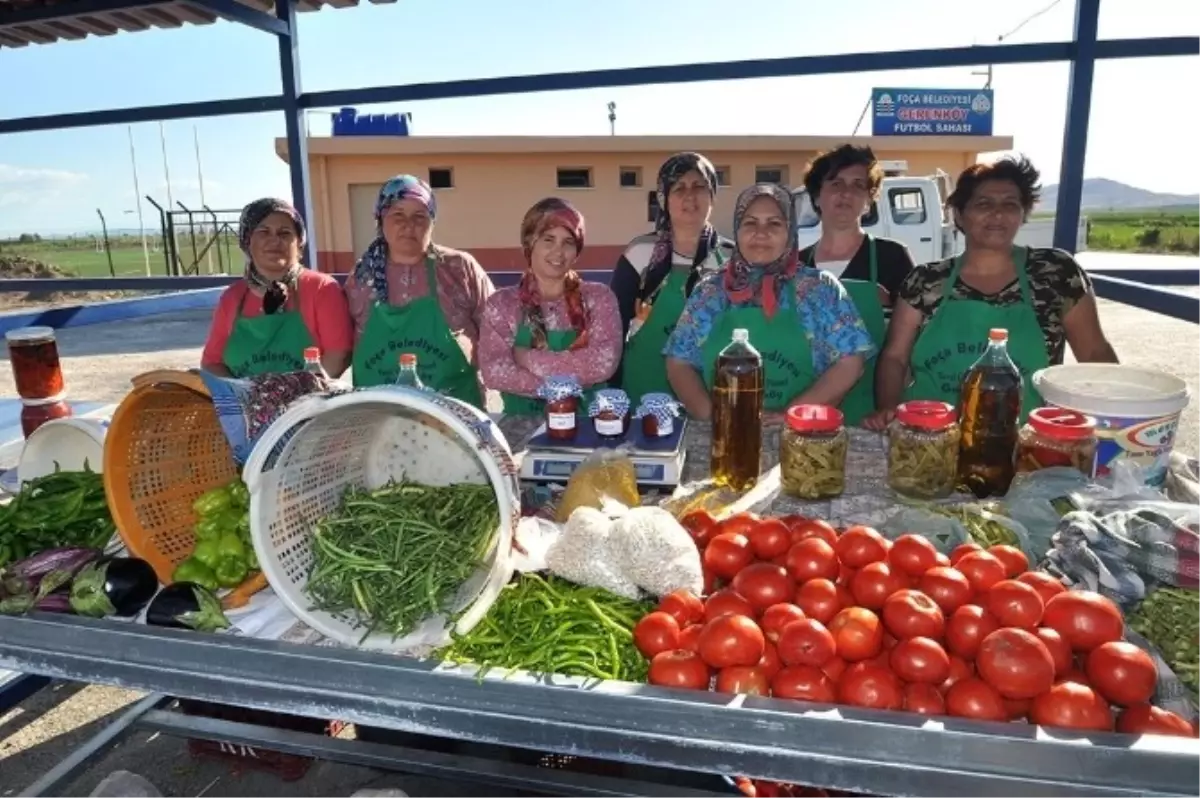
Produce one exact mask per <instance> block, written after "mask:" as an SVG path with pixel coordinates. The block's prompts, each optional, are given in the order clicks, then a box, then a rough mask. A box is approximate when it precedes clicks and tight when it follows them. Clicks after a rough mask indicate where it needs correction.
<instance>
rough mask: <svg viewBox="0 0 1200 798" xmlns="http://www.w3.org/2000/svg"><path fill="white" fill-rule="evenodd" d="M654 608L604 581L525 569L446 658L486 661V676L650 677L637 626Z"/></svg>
mask: <svg viewBox="0 0 1200 798" xmlns="http://www.w3.org/2000/svg"><path fill="white" fill-rule="evenodd" d="M653 609H654V605H652V604H647V603H645V602H640V601H630V600H629V599H624V598H621V597H619V596H614V595H613V594H612V593H609V592H608V591H606V590H601V589H600V588H596V587H584V586H583V585H577V584H574V583H573V582H568V581H566V580H565V579H559V578H557V577H553V576H551V577H541V576H538V575H537V574H533V573H529V574H523V575H522V576H521V577H520V578H519V579H518V580H517V581H515V582H513V583H511V584H509V585H506V586H505V588H504V590H503V591H501V593H500V596H499V598H497V599H496V603H495V604H493V605H492V608H491V610H489V611H488V614H487V615H485V616H484V617H483V619H482V620H481V621H480V622H479V624H478V625H476V626H475V628H474V629H472V630H471V631H470V633H468V634H466V635H463V636H461V637H458V638H457V639H456V640H455V641H454V642H453V643H452V644H451V645H449V646H447V647H446V648H444V649H442V650H441V652H439V657H440V658H441V659H442V660H444V661H446V662H454V663H471V664H474V665H478V666H479V667H480V677H481V678H482V676H483V675H484V674H485V673H486V672H487V671H488V670H490V669H493V668H503V669H506V670H508V671H509V672H510V673H511V672H512V671H516V670H524V671H530V672H531V673H536V674H547V673H556V674H560V675H563V676H580V677H584V678H588V677H594V678H597V679H616V680H622V681H630V682H642V681H645V679H646V672H647V668H648V667H649V666H648V663H647V662H646V658H645V657H643V656H642V655H641V653H640V652H639V651H638V650H637V648H636V647H635V646H634V644H633V627H634V626H635V625H636V624H637V622H638V621H639V620H641V618H642V616H643V615H645V614H646V613H648V612H650V611H651V610H653Z"/></svg>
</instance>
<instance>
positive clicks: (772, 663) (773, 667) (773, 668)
mask: <svg viewBox="0 0 1200 798" xmlns="http://www.w3.org/2000/svg"><path fill="white" fill-rule="evenodd" d="M754 667H756V668H758V669H759V670H760V671H762V672H763V675H764V676H766V677H767V681H770V680H771V679H773V678H775V674H777V673H779V669H780V668H782V667H783V662H781V661H780V659H779V654H778V653H777V652H776V651H775V644H774V643H772V642H771V641H770V640H768V641H767V643H766V645H764V646H763V655H762V659H760V660H759V661H758V664H757V665H755V666H754Z"/></svg>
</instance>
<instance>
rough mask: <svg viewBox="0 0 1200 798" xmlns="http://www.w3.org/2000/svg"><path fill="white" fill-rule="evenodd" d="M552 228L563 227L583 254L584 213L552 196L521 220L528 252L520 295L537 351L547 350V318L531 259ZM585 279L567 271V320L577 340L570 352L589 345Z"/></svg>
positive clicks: (565, 292)
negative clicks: (534, 250)
mask: <svg viewBox="0 0 1200 798" xmlns="http://www.w3.org/2000/svg"><path fill="white" fill-rule="evenodd" d="M552 227H561V228H563V229H565V230H566V231H567V232H568V233H570V234H571V235H572V236H573V237H574V239H575V246H576V248H577V249H578V250H579V251H580V252H582V251H583V240H584V233H585V227H584V222H583V214H581V213H580V212H579V211H578V210H576V209H575V206H574V205H572V204H571V203H569V202H567V201H566V200H563V199H559V198H558V197H548V198H546V199H544V200H540V201H539V202H537V203H536V204H535V205H534V206H533V207H532V208H530V209H529V210H528V211H527V212H526V213H525V218H524V219H522V220H521V246H522V247H523V248H524V250H525V263H526V268H525V274H524V275H523V276H522V277H521V284H520V286H519V287H518V289H517V291H518V296H519V297H520V300H521V308H522V312H523V313H524V319H523V321H524V322H525V323H526V324H528V325H529V328H530V330H531V331H532V333H533V348H534V349H545V348H546V346H547V342H546V318H545V316H544V314H543V313H542V295H541V290H540V289H539V288H538V284H537V278H536V277H534V275H533V269H532V267H531V265H530V264H531V256H532V254H533V242H534V241H536V240H537V239H538V237H539V236H541V235H542V234H543V233H545V232H546V231H547V230H549V229H550V228H552ZM582 285H583V279H582V278H581V277H580V276H579V273H578V272H576V271H575V270H574V269H572V270H571V271H569V272H567V277H566V284H565V285H564V293H563V301H565V302H566V305H567V317H568V318H569V319H570V321H571V328H572V329H573V330H575V340H574V341H572V342H571V346H570V349H579V348H581V347H583V346H585V345H586V344H587V338H588V329H587V312H586V310H585V308H584V306H583V292H582V290H581V288H582Z"/></svg>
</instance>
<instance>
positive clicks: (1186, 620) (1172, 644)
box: [1126, 587, 1200, 696]
mask: <svg viewBox="0 0 1200 798" xmlns="http://www.w3.org/2000/svg"><path fill="white" fill-rule="evenodd" d="M1126 620H1127V621H1128V623H1129V628H1131V629H1133V630H1134V631H1135V632H1137V633H1138V634H1140V635H1142V636H1143V637H1145V638H1146V639H1147V640H1149V641H1150V642H1151V643H1153V644H1154V646H1155V647H1156V648H1157V649H1158V650H1159V651H1161V652H1162V655H1163V657H1164V658H1165V659H1166V661H1167V664H1168V665H1170V666H1171V670H1172V671H1174V672H1175V675H1176V676H1178V677H1179V680H1180V681H1181V682H1183V683H1184V684H1185V685H1187V687H1188V689H1190V690H1191V691H1192V695H1193V696H1195V695H1196V694H1197V692H1198V691H1200V632H1197V629H1198V628H1200V596H1197V593H1196V591H1194V590H1187V589H1185V588H1179V587H1168V588H1162V589H1159V590H1156V591H1154V592H1153V593H1151V594H1150V595H1149V596H1147V597H1146V600H1145V601H1143V602H1142V603H1141V604H1140V605H1138V608H1137V609H1136V610H1134V611H1133V612H1131V613H1130V614H1129V615H1128V616H1127V617H1126Z"/></svg>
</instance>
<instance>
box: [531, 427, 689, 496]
mask: <svg viewBox="0 0 1200 798" xmlns="http://www.w3.org/2000/svg"><path fill="white" fill-rule="evenodd" d="M686 434H687V418H685V417H680V418H677V419H675V429H674V431H673V432H672V433H671V434H670V435H668V436H666V437H665V438H647V437H646V436H645V435H643V434H642V424H641V420H640V419H631V420H630V422H629V432H627V433H626V434H625V437H624V438H601V437H600V436H599V435H597V434H596V430H595V428H594V427H593V425H592V420H591V419H590V418H586V417H581V418H580V419H579V425H578V427H577V431H576V433H575V440H573V441H570V442H563V441H556V440H552V439H551V438H549V437H547V436H546V425H545V424H543V425H542V426H540V427H538V429H537V432H535V433H534V435H533V437H532V438H530V439H529V444H528V446H527V448H526V450H525V453H524V457H523V459H522V461H521V479H524V480H529V481H532V482H566V481H567V480H568V479H569V478H570V476H571V474H573V473H574V472H575V469H576V468H578V467H579V464H580V463H582V462H583V461H584V459H585V458H587V456H588V455H590V454H591V453H592V452H593V451H595V450H596V449H615V448H617V447H618V446H621V445H623V444H627V443H628V444H632V445H633V450H632V451H631V452H630V459H632V460H633V467H634V470H635V471H636V473H637V481H638V484H639V485H644V486H646V487H669V488H674V487H676V486H677V485H678V484H679V482H680V479H681V478H682V476H683V461H684V456H685V455H686V452H685V451H684V448H683V438H684V435H686Z"/></svg>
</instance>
